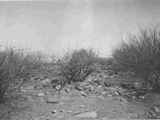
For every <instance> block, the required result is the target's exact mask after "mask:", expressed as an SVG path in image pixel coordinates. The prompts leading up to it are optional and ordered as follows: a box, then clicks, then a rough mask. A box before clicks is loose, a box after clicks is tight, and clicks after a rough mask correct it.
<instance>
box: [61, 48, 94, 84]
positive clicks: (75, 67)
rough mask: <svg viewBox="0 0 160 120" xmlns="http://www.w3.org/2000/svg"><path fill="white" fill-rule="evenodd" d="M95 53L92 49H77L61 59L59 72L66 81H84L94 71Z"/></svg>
mask: <svg viewBox="0 0 160 120" xmlns="http://www.w3.org/2000/svg"><path fill="white" fill-rule="evenodd" d="M95 57H96V54H95V53H94V52H93V51H92V50H85V49H81V50H77V51H74V52H73V53H72V54H70V55H69V54H67V55H66V56H65V58H64V59H63V60H62V61H63V62H62V64H61V73H62V75H63V76H64V78H65V79H66V82H67V83H71V82H78V81H84V80H85V78H86V77H87V76H88V75H89V74H90V73H91V72H93V71H94V66H93V64H94V60H95Z"/></svg>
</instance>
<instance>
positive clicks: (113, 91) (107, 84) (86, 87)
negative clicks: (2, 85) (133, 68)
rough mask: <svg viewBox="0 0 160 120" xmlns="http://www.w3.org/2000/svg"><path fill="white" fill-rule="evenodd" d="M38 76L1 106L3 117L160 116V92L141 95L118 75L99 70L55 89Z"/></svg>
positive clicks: (95, 119) (100, 119) (96, 119)
mask: <svg viewBox="0 0 160 120" xmlns="http://www.w3.org/2000/svg"><path fill="white" fill-rule="evenodd" d="M34 79H35V78H33V79H32V80H31V81H30V82H28V83H26V84H24V85H23V86H22V87H21V89H20V91H19V92H18V93H17V95H16V94H14V95H13V96H12V99H10V101H9V100H8V101H6V103H5V104H2V105H0V110H1V112H0V120H9V119H10V120H108V119H112V118H114V119H121V118H126V119H132V118H133V119H137V118H158V117H159V115H160V105H159V104H160V102H159V98H160V95H158V94H153V93H147V94H142V95H139V96H137V95H136V94H135V93H134V92H135V91H134V90H133V91H128V90H126V89H124V88H122V87H120V86H119V85H118V83H119V81H117V79H121V78H120V76H118V75H113V74H112V75H108V73H105V72H96V73H93V74H92V75H90V76H88V78H87V79H86V81H85V82H82V83H74V84H72V85H67V86H65V87H64V88H63V89H61V90H59V89H58V87H61V86H56V88H57V89H53V88H52V86H51V79H49V78H43V79H36V80H34ZM16 96H21V97H16Z"/></svg>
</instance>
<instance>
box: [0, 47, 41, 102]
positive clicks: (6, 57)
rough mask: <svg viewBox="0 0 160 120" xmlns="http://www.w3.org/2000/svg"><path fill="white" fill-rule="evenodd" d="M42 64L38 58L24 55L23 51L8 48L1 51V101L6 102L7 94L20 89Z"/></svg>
mask: <svg viewBox="0 0 160 120" xmlns="http://www.w3.org/2000/svg"><path fill="white" fill-rule="evenodd" d="M41 63H42V62H40V60H39V59H37V56H34V55H32V54H30V55H29V54H24V52H22V51H21V50H16V49H12V48H6V49H5V50H3V51H0V101H1V102H2V101H3V100H4V96H5V94H7V95H9V94H10V93H11V92H14V91H16V90H17V89H18V88H20V86H21V85H22V84H23V82H24V81H26V80H28V79H29V77H30V74H31V72H32V71H33V70H34V69H38V68H39V67H40V64H41Z"/></svg>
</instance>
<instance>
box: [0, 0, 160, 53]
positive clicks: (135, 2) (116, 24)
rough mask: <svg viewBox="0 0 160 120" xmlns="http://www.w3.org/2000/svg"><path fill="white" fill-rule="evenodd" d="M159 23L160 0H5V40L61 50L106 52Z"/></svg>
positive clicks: (1, 15) (1, 40) (0, 34)
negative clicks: (123, 38) (138, 32)
mask: <svg viewBox="0 0 160 120" xmlns="http://www.w3.org/2000/svg"><path fill="white" fill-rule="evenodd" d="M159 23H160V0H52V1H48V2H45V1H43V2H42V1H41V2H39V1H37V0H35V2H33V1H32V2H24V1H23V2H11V1H10V2H0V44H5V45H7V44H8V45H11V44H12V45H14V46H17V47H20V48H32V49H34V50H42V51H44V52H46V53H51V52H53V53H55V54H56V55H58V56H59V55H62V54H63V53H64V51H67V50H72V49H77V48H94V49H96V50H98V51H99V52H100V54H101V55H103V56H106V55H109V54H110V53H111V50H112V49H113V48H114V47H115V46H116V45H117V44H118V43H119V42H120V41H121V38H122V37H123V36H124V35H125V34H127V33H130V32H136V31H137V29H138V27H143V26H147V25H149V26H150V25H154V24H159Z"/></svg>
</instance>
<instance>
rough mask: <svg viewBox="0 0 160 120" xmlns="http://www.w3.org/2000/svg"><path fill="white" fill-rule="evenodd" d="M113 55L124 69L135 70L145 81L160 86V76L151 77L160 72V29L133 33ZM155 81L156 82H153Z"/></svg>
mask: <svg viewBox="0 0 160 120" xmlns="http://www.w3.org/2000/svg"><path fill="white" fill-rule="evenodd" d="M113 57H114V59H115V60H116V61H117V63H118V64H119V65H120V66H122V67H123V69H127V70H131V71H134V72H135V73H136V74H137V75H138V76H139V77H142V78H143V79H144V81H145V83H147V84H150V85H151V86H152V87H153V88H160V84H158V81H159V78H158V77H156V80H153V79H149V78H151V77H150V76H153V74H155V73H156V74H157V72H160V31H159V30H158V29H146V30H141V31H140V33H139V35H132V36H130V37H129V39H128V43H126V42H123V43H122V44H121V46H120V47H119V48H117V49H116V50H115V51H114V52H113ZM153 82H154V83H153Z"/></svg>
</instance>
